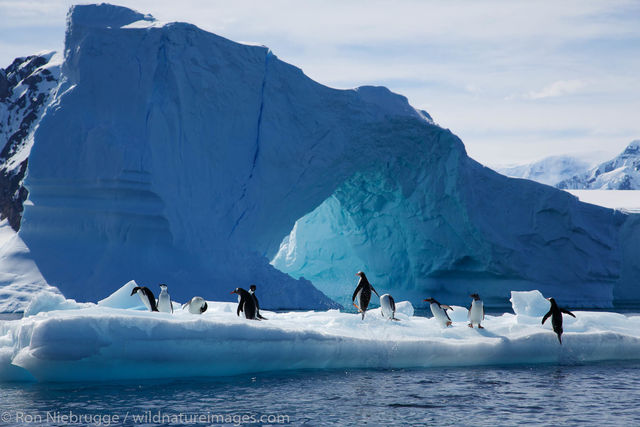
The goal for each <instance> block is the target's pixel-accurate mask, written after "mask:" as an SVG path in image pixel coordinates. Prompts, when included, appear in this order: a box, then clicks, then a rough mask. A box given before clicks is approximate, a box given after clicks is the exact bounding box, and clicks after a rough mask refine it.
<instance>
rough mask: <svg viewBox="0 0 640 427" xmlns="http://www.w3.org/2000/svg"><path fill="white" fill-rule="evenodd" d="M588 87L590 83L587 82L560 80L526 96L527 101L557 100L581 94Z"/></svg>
mask: <svg viewBox="0 0 640 427" xmlns="http://www.w3.org/2000/svg"><path fill="white" fill-rule="evenodd" d="M587 86H588V82H587V81H585V80H558V81H557V82H553V83H551V84H550V85H548V86H545V87H544V88H543V89H542V90H540V91H538V92H533V91H532V92H529V93H528V94H526V95H525V96H524V98H525V99H543V98H556V97H559V96H564V95H572V94H574V93H577V92H580V91H581V90H582V89H584V88H585V87H587Z"/></svg>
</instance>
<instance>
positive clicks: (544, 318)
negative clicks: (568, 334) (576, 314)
mask: <svg viewBox="0 0 640 427" xmlns="http://www.w3.org/2000/svg"><path fill="white" fill-rule="evenodd" d="M549 316H551V310H549V312H548V313H547V314H545V315H544V317H543V318H542V324H543V325H544V322H546V321H547V319H548V318H549Z"/></svg>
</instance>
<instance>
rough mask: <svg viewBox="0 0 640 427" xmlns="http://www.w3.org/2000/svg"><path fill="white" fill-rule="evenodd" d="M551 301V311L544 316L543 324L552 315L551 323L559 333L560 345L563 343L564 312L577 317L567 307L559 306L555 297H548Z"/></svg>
mask: <svg viewBox="0 0 640 427" xmlns="http://www.w3.org/2000/svg"><path fill="white" fill-rule="evenodd" d="M547 299H548V300H549V302H550V303H551V308H550V309H549V312H548V313H547V314H545V315H544V317H543V318H542V324H543V325H544V322H545V321H546V320H547V319H548V318H549V316H551V325H552V326H553V332H555V333H556V334H557V335H558V341H560V345H562V313H566V314H568V315H569V316H572V317H576V316H575V315H574V314H573V313H572V312H570V311H569V310H567V309H566V308H561V307H558V304H556V300H554V299H553V298H547Z"/></svg>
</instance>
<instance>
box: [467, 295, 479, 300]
mask: <svg viewBox="0 0 640 427" xmlns="http://www.w3.org/2000/svg"><path fill="white" fill-rule="evenodd" d="M469 296H470V297H471V298H473V300H474V301H477V300H479V299H480V295H478V294H471V295H469Z"/></svg>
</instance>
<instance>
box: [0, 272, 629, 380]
mask: <svg viewBox="0 0 640 427" xmlns="http://www.w3.org/2000/svg"><path fill="white" fill-rule="evenodd" d="M124 289H128V284H127V285H125V286H124V287H123V288H121V289H120V291H123V290H124ZM122 295H123V294H122V293H120V294H118V293H116V295H115V296H114V298H113V299H111V301H112V304H111V307H106V306H104V305H96V304H84V303H83V304H79V303H76V302H75V301H69V302H68V303H66V304H61V301H60V300H59V299H58V298H56V297H54V296H51V295H42V296H39V297H38V301H39V303H38V306H39V307H40V308H44V307H45V306H47V304H46V303H45V301H46V300H47V299H49V298H50V304H48V307H49V308H51V309H52V311H42V310H37V311H38V313H37V314H34V315H28V316H25V317H24V318H23V319H20V320H10V321H0V381H33V380H37V381H86V380H96V381H100V380H118V379H142V378H168V377H185V376H198V377H204V376H221V375H235V374H245V373H255V372H264V371H279V370H290V369H347V368H383V369H388V368H430V367H443V366H481V365H501V364H537V363H563V364H565V363H566V364H572V363H583V362H596V361H605V360H630V359H638V358H640V316H628V317H627V316H624V315H622V314H617V313H605V312H587V311H575V310H574V313H575V315H576V318H575V319H574V318H571V317H565V322H564V329H565V333H564V336H563V338H564V340H563V345H560V344H558V341H557V338H556V335H555V334H554V333H553V331H552V330H551V325H550V322H547V323H546V324H545V325H541V324H540V321H541V317H542V315H541V314H540V313H543V312H546V310H548V307H549V303H548V302H547V301H546V300H545V299H544V298H543V297H542V294H541V293H540V292H538V291H531V292H512V297H511V301H512V302H513V309H514V312H515V314H502V315H496V316H492V315H487V316H485V320H484V322H483V326H484V327H485V329H482V330H480V329H477V328H474V329H471V328H468V327H467V319H466V309H465V308H464V307H457V306H454V307H453V311H451V312H450V313H451V314H452V317H451V318H452V320H453V326H451V327H448V328H444V327H442V326H441V324H440V323H439V322H437V321H436V319H434V318H425V317H415V316H413V306H412V305H411V303H409V302H408V301H401V302H398V304H397V312H396V317H397V318H398V319H400V321H398V322H394V321H391V320H388V319H385V318H383V317H382V315H381V313H380V309H379V308H378V309H373V310H370V311H369V312H368V314H367V316H366V317H365V319H364V320H361V318H360V316H359V315H358V314H354V313H343V312H340V311H338V310H328V311H322V312H314V311H307V312H268V311H265V312H264V315H265V317H267V318H268V319H269V320H267V321H255V320H246V319H244V318H242V317H237V316H236V312H235V308H236V304H235V303H228V302H215V301H210V302H209V303H208V304H209V310H207V311H206V312H205V313H204V314H202V315H192V314H189V313H188V312H187V311H186V310H176V312H175V313H174V314H173V315H172V314H169V313H157V312H156V313H151V312H148V311H140V310H132V309H127V308H121V307H118V305H120V304H118V303H116V301H119V302H120V303H121V305H122V306H123V307H124V306H129V305H130V303H129V302H128V301H126V299H125V298H124V297H122ZM130 298H131V299H138V297H137V296H136V295H134V296H131V297H130ZM34 312H35V311H34ZM543 314H544V313H543Z"/></svg>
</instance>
